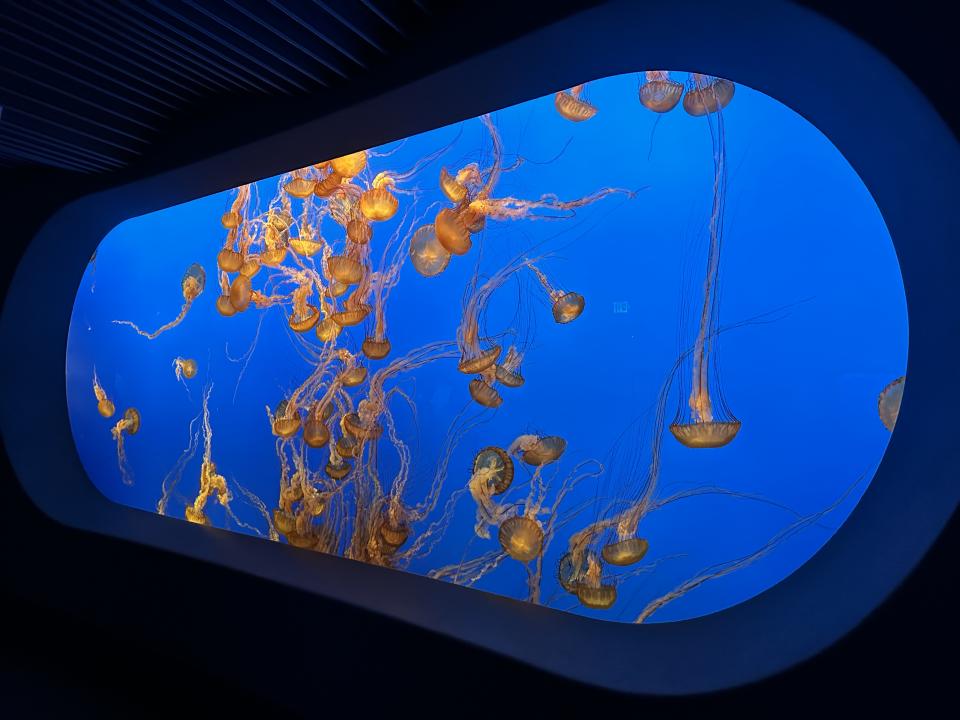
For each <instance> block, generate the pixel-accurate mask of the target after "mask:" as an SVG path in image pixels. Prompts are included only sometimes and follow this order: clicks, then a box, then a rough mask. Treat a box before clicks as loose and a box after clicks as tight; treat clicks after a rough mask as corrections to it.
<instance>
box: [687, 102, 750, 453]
mask: <svg viewBox="0 0 960 720" xmlns="http://www.w3.org/2000/svg"><path fill="white" fill-rule="evenodd" d="M688 96H689V95H688ZM707 121H708V123H707V124H708V127H709V130H710V137H711V141H712V146H713V170H714V179H713V203H712V207H711V211H710V223H709V242H708V248H707V265H706V273H705V276H704V280H703V296H702V297H703V299H702V301H701V302H700V312H699V317H698V318H697V334H696V339H695V341H694V345H693V352H692V353H691V354H690V356H689V359H690V365H691V367H690V377H691V380H692V381H691V385H690V388H689V393H688V394H687V397H686V402H685V404H681V406H680V408H679V410H678V411H677V415H676V417H675V418H674V421H673V423H672V424H671V425H670V432H671V433H672V434H673V436H674V437H675V438H676V439H677V440H678V441H679V442H680V443H682V444H683V445H686V446H687V447H691V448H718V447H722V446H724V445H726V444H728V443H729V442H731V441H732V440H733V439H734V437H736V435H737V433H738V432H739V431H740V426H741V423H740V421H739V420H738V419H737V418H736V417H735V416H734V415H733V413H732V412H731V411H730V409H729V407H728V406H727V404H726V400H725V398H724V395H723V391H722V389H721V387H720V377H719V365H718V361H717V349H718V348H717V332H716V330H717V327H718V325H719V320H720V289H719V284H720V254H721V249H722V246H723V229H724V228H723V226H724V206H725V201H726V185H727V164H726V155H727V153H726V138H725V134H724V126H723V113H722V112H719V111H717V112H716V113H713V114H711V115H708V116H707ZM681 387H682V389H683V390H686V388H684V387H683V386H681Z"/></svg>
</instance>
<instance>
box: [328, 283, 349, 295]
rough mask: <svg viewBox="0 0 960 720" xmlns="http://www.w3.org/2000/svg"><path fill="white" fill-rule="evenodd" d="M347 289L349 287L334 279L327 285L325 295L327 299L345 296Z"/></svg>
mask: <svg viewBox="0 0 960 720" xmlns="http://www.w3.org/2000/svg"><path fill="white" fill-rule="evenodd" d="M349 289H350V286H349V285H347V284H346V283H342V282H340V281H339V280H336V279H334V280H331V281H330V284H329V285H327V290H326V295H327V297H329V298H338V297H340V296H341V295H345V294H346V292H347V290H349Z"/></svg>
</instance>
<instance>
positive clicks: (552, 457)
mask: <svg viewBox="0 0 960 720" xmlns="http://www.w3.org/2000/svg"><path fill="white" fill-rule="evenodd" d="M566 449H567V441H566V440H564V439H563V438H562V437H559V436H558V435H545V436H543V437H541V436H539V435H520V436H518V437H517V439H516V440H514V441H513V442H512V443H511V444H510V448H509V453H510V454H511V455H518V456H519V457H520V460H522V461H523V462H525V463H526V464H527V465H533V466H534V467H540V466H542V465H549V464H550V463H552V462H556V461H557V460H558V459H559V458H560V456H561V455H563V452H564V451H565V450H566Z"/></svg>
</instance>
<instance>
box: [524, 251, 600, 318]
mask: <svg viewBox="0 0 960 720" xmlns="http://www.w3.org/2000/svg"><path fill="white" fill-rule="evenodd" d="M528 267H529V268H530V270H532V271H533V273H534V274H535V275H536V276H537V279H538V280H539V281H540V284H541V285H542V286H543V289H544V290H546V291H547V295H548V296H549V297H550V302H551V303H552V304H553V305H552V310H553V319H554V320H555V321H556V322H558V323H560V324H561V325H563V324H566V323H569V322H573V321H574V320H576V319H577V318H578V317H580V314H581V313H582V312H583V308H584V305H585V304H586V300H584V298H583V295H580V294H579V293H575V292H568V291H566V290H557V289H556V288H554V287H553V286H552V285H551V284H550V281H549V280H547V276H546V275H544V274H543V272H542V271H541V270H540V269H539V268H538V267H537V266H536V265H534V264H533V263H529V264H528Z"/></svg>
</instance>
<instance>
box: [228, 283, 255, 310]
mask: <svg viewBox="0 0 960 720" xmlns="http://www.w3.org/2000/svg"><path fill="white" fill-rule="evenodd" d="M252 297H253V286H252V285H251V284H250V278H248V277H247V276H246V275H237V276H236V277H235V278H234V279H233V282H231V283H230V294H229V299H230V305H231V307H233V310H234V312H243V311H244V310H246V309H247V308H248V307H249V306H250V300H251V299H252Z"/></svg>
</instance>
